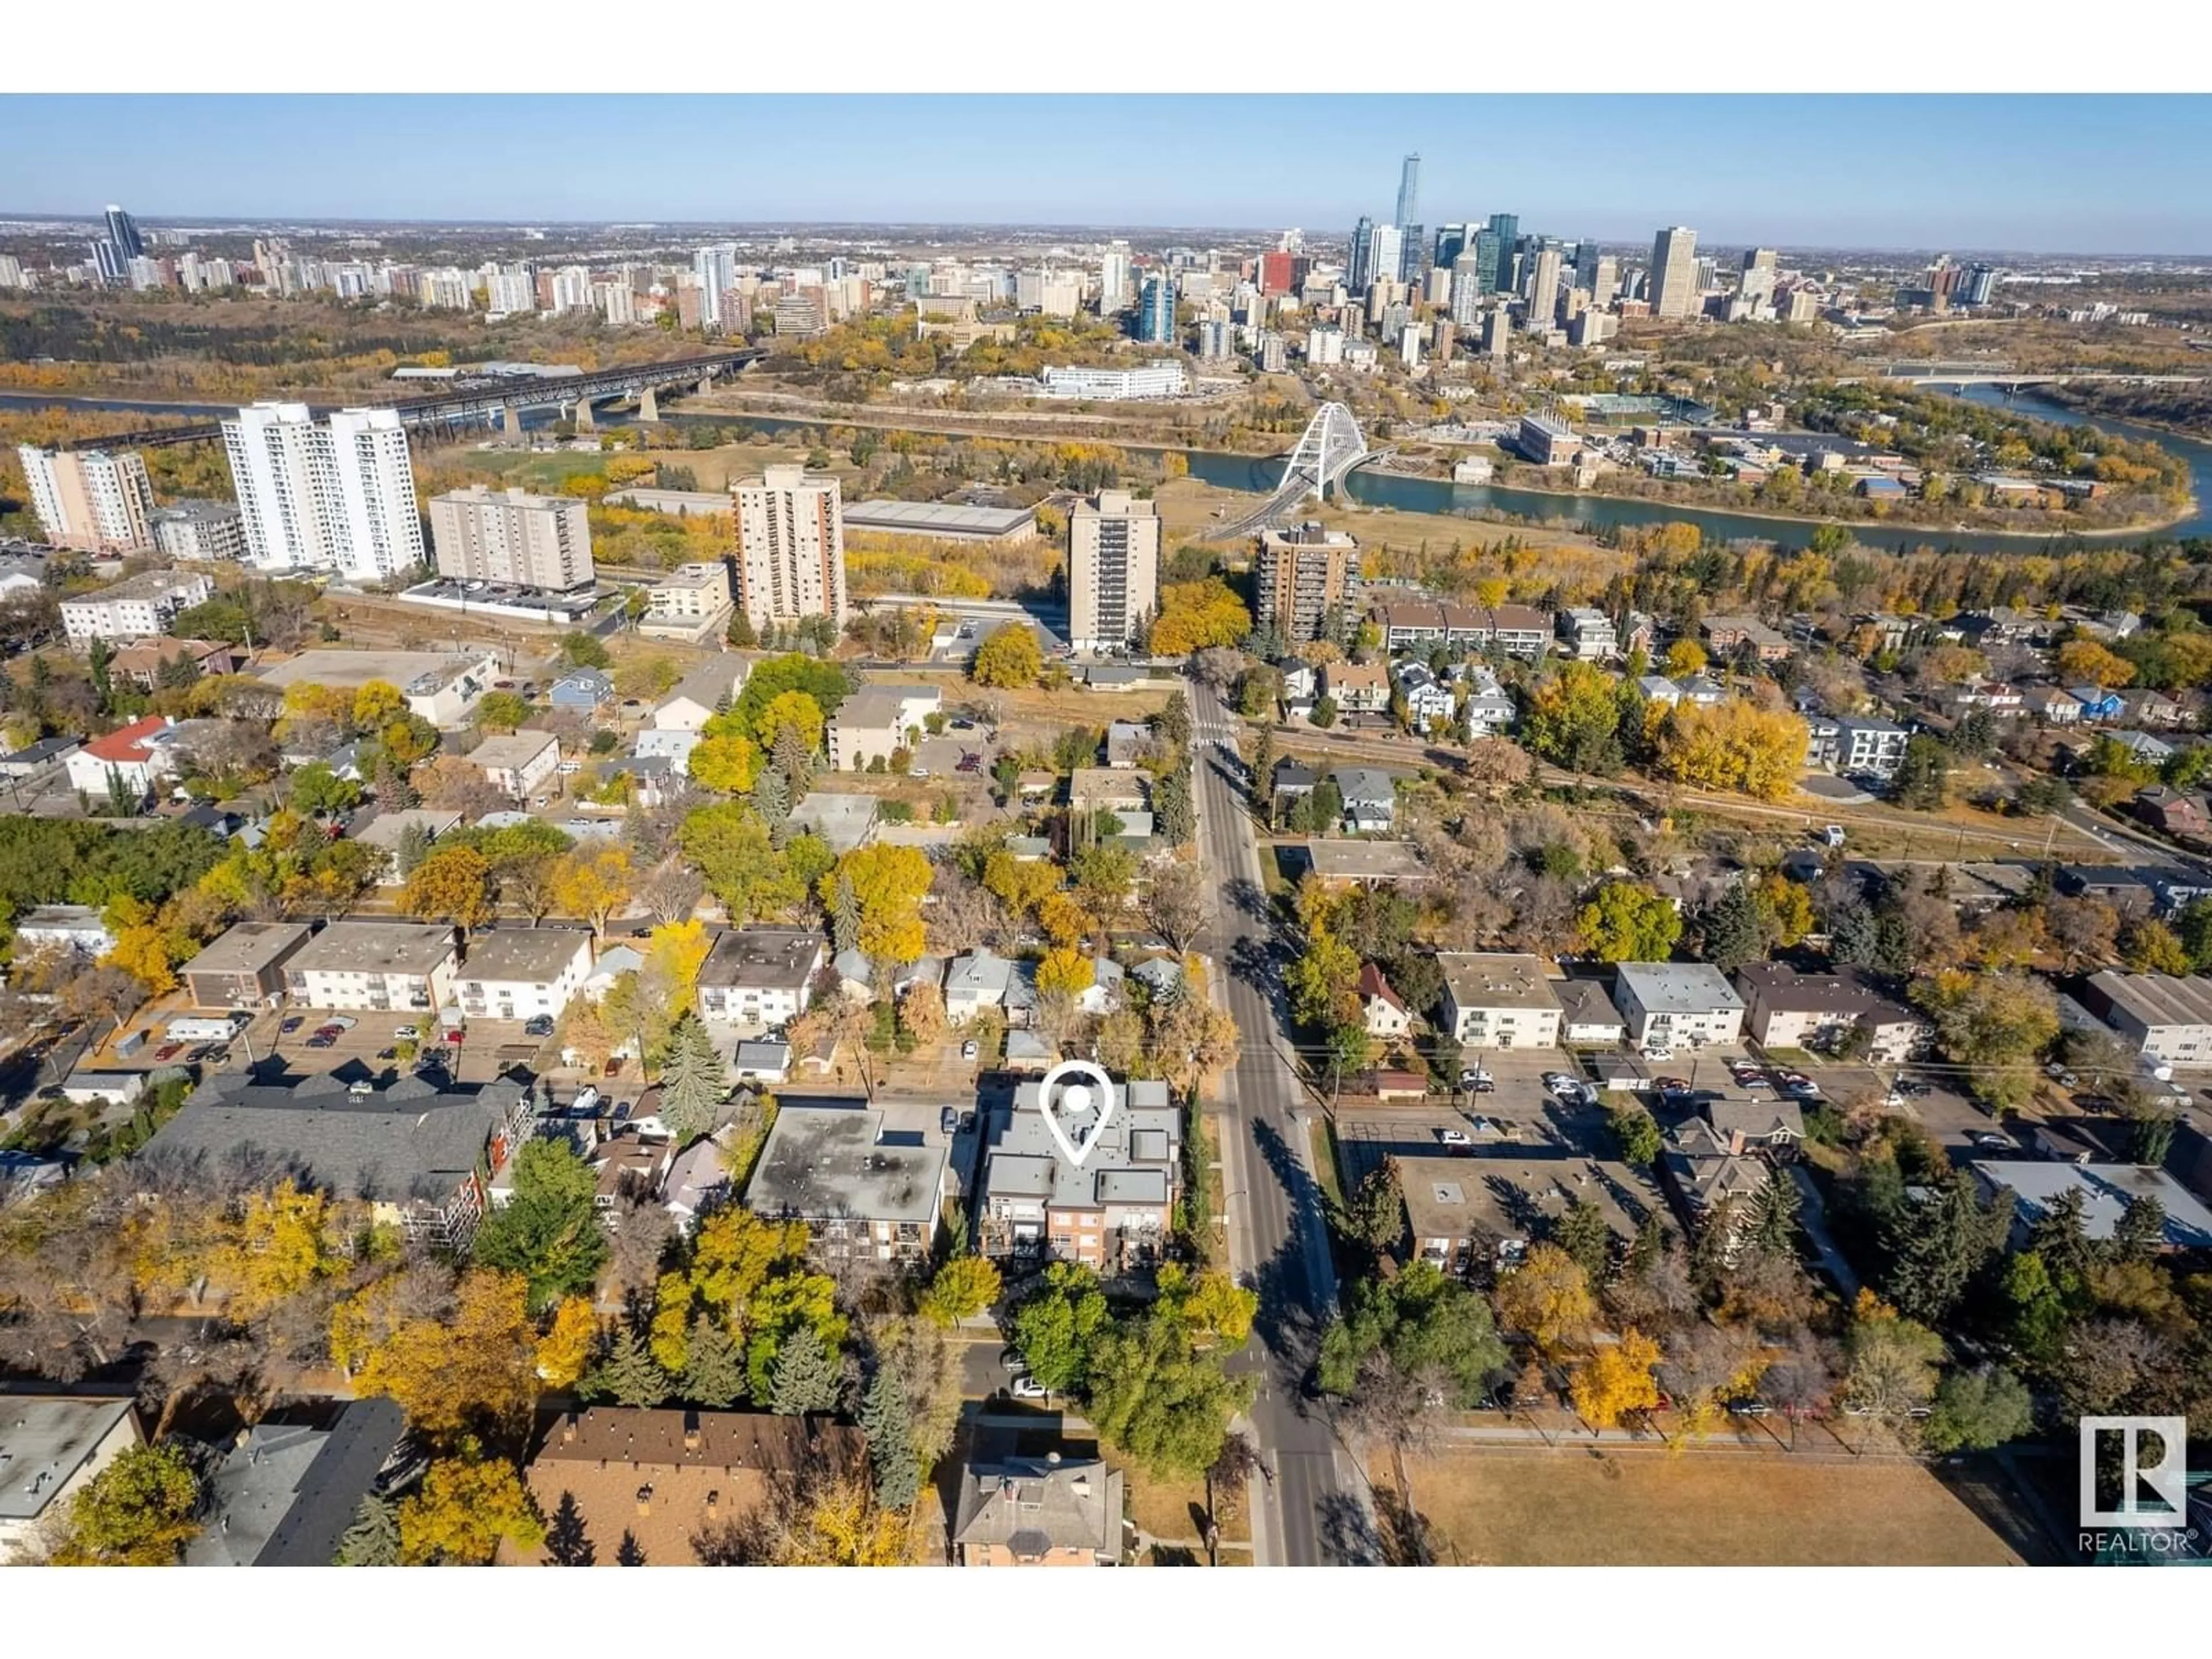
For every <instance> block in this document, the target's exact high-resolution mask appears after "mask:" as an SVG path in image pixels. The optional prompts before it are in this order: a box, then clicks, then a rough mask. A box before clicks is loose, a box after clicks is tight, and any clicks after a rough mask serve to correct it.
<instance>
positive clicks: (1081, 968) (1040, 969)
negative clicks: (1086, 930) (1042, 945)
mask: <svg viewBox="0 0 2212 1659" xmlns="http://www.w3.org/2000/svg"><path fill="white" fill-rule="evenodd" d="M1097 978H1098V975H1097V969H1094V968H1093V967H1092V966H1091V958H1090V957H1086V956H1085V955H1084V954H1083V953H1082V952H1081V951H1077V950H1074V949H1073V948H1071V947H1069V946H1067V945H1055V946H1054V947H1053V948H1052V949H1051V950H1049V951H1046V952H1045V955H1044V960H1043V961H1042V962H1041V963H1038V964H1037V975H1036V987H1037V991H1038V994H1040V995H1043V996H1071V997H1072V996H1080V995H1082V994H1083V993H1084V992H1085V991H1087V990H1089V989H1090V988H1091V986H1092V985H1094V984H1096V983H1097Z"/></svg>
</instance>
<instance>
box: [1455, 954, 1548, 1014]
mask: <svg viewBox="0 0 2212 1659" xmlns="http://www.w3.org/2000/svg"><path fill="white" fill-rule="evenodd" d="M1437 967H1438V968H1439V969H1442V970H1443V976H1444V988H1445V989H1446V990H1447V991H1449V993H1450V994H1451V1000H1452V1003H1453V1005H1454V1006H1456V1007H1461V1008H1535V1009H1547V1008H1557V1007H1558V1006H1559V998H1558V997H1557V996H1556V995H1554V994H1553V990H1552V981H1550V980H1549V979H1547V977H1546V976H1545V974H1544V960H1543V958H1542V957H1532V956H1522V955H1516V954H1515V953H1513V952H1511V951H1438V952H1437Z"/></svg>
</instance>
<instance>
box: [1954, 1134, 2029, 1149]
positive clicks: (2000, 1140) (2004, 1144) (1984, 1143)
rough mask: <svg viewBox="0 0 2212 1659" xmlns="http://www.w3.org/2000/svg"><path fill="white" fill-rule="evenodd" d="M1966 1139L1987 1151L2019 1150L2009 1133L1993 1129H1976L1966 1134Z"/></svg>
mask: <svg viewBox="0 0 2212 1659" xmlns="http://www.w3.org/2000/svg"><path fill="white" fill-rule="evenodd" d="M1966 1139H1968V1140H1970V1141H1972V1143H1973V1144H1974V1145H1975V1146H1979V1147H1980V1148H1981V1149H1982V1150H1983V1151H1984V1152H2018V1151H2019V1150H2020V1148H2019V1146H2018V1145H2017V1144H2016V1143H2015V1141H2014V1139H2013V1138H2012V1137H2011V1136H2010V1135H2001V1134H1999V1133H1996V1131H1995V1130H1994V1129H1982V1130H1978V1131H1977V1132H1976V1133H1972V1134H1970V1135H1968V1136H1967V1137H1966Z"/></svg>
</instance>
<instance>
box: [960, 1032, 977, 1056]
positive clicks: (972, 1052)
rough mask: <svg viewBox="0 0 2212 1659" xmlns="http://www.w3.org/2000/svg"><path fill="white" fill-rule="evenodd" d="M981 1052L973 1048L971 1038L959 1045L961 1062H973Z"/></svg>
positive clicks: (973, 1043) (973, 1039)
mask: <svg viewBox="0 0 2212 1659" xmlns="http://www.w3.org/2000/svg"><path fill="white" fill-rule="evenodd" d="M979 1053H981V1050H980V1049H978V1048H976V1047H975V1038H973V1037H970V1038H969V1039H968V1041H967V1042H963V1043H962V1044H961V1045H960V1058H961V1059H963V1060H973V1059H975V1056H976V1055H977V1054H979Z"/></svg>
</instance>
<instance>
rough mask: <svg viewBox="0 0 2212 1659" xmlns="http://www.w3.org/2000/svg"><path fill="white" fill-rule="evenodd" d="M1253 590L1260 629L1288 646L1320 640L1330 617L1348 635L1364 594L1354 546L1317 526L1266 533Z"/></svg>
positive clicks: (1344, 537)
mask: <svg viewBox="0 0 2212 1659" xmlns="http://www.w3.org/2000/svg"><path fill="white" fill-rule="evenodd" d="M1256 586H1257V591H1258V593H1259V599H1260V617H1259V620H1260V625H1261V627H1262V628H1273V629H1274V630H1275V632H1276V634H1277V635H1279V636H1280V637H1281V638H1282V639H1283V640H1285V641H1287V642H1289V643H1291V644H1296V643H1297V642H1298V641H1302V640H1317V639H1319V638H1321V636H1322V629H1323V628H1324V627H1325V626H1326V625H1327V624H1328V622H1329V620H1330V618H1331V617H1332V616H1334V617H1336V618H1337V619H1338V621H1339V622H1340V624H1341V625H1342V626H1344V627H1346V628H1347V629H1348V628H1349V627H1350V626H1351V624H1352V623H1353V622H1355V621H1357V620H1358V612H1359V609H1360V605H1361V604H1362V603H1363V595H1364V592H1365V591H1366V578H1365V577H1364V574H1362V573H1361V570H1360V566H1359V544H1358V541H1356V540H1355V539H1353V538H1352V537H1350V536H1348V535H1346V534H1345V532H1342V531H1340V530H1328V529H1325V528H1323V527H1322V526H1321V525H1320V524H1319V523H1317V522H1316V523H1307V524H1302V525H1294V526H1291V528H1290V529H1288V530H1270V531H1267V532H1265V533H1263V534H1262V535H1261V538H1260V557H1259V567H1258V571H1257V574H1256Z"/></svg>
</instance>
